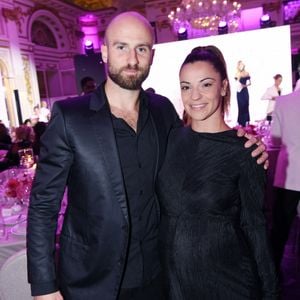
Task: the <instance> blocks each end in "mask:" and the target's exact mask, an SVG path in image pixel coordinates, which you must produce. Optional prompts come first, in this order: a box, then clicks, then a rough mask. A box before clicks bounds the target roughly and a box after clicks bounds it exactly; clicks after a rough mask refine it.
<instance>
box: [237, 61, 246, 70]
mask: <svg viewBox="0 0 300 300" xmlns="http://www.w3.org/2000/svg"><path fill="white" fill-rule="evenodd" d="M238 69H239V71H243V70H244V69H245V65H244V63H243V62H242V61H240V62H239V64H238Z"/></svg>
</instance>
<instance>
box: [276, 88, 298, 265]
mask: <svg viewBox="0 0 300 300" xmlns="http://www.w3.org/2000/svg"><path fill="white" fill-rule="evenodd" d="M299 116H300V90H298V91H296V92H293V93H291V94H288V95H285V96H280V97H278V98H277V99H276V105H275V110H274V112H273V122H272V126H271V136H272V141H273V144H274V145H277V146H280V151H279V155H278V159H277V165H276V171H275V176H274V186H275V187H276V192H277V193H276V194H277V197H276V199H275V205H274V210H273V216H274V224H273V232H272V240H273V248H274V249H273V250H274V257H275V263H276V264H277V267H278V269H279V268H280V263H281V259H282V256H283V252H284V246H285V243H286V241H287V239H288V236H289V231H290V228H291V225H292V223H293V221H294V218H295V216H296V215H297V206H298V203H299V200H300V176H299V175H300V174H299V170H300V130H298V128H297V125H296V124H298V122H299ZM295 127H296V128H295Z"/></svg>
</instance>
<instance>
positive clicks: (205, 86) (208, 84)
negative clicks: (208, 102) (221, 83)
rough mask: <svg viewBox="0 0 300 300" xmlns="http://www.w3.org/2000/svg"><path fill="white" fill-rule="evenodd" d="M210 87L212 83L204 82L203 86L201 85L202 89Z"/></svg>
mask: <svg viewBox="0 0 300 300" xmlns="http://www.w3.org/2000/svg"><path fill="white" fill-rule="evenodd" d="M211 86H212V83H210V82H205V83H204V84H203V87H204V88H208V87H211Z"/></svg>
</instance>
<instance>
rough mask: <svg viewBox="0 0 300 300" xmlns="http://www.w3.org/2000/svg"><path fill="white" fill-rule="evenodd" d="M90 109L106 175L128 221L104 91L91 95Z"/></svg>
mask: <svg viewBox="0 0 300 300" xmlns="http://www.w3.org/2000/svg"><path fill="white" fill-rule="evenodd" d="M90 109H91V110H94V113H93V114H92V115H91V117H90V120H91V123H92V126H93V130H94V133H95V136H96V141H97V143H98V145H99V151H101V154H102V158H103V161H104V162H105V165H106V174H107V175H108V176H109V178H110V182H111V183H112V187H113V192H114V194H115V198H116V199H117V201H118V202H119V204H120V207H121V210H122V213H123V215H124V217H125V219H126V221H127V223H129V221H128V208H127V200H126V192H125V187H124V181H123V175H122V170H121V165H120V159H119V153H118V149H117V145H116V140H115V135H114V130H113V126H112V120H111V115H110V111H109V107H108V104H107V101H106V96H105V94H104V91H103V89H101V90H100V88H99V90H97V92H96V93H93V94H92V95H91V102H90Z"/></svg>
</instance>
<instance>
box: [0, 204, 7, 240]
mask: <svg viewBox="0 0 300 300" xmlns="http://www.w3.org/2000/svg"><path fill="white" fill-rule="evenodd" d="M6 237H7V228H6V226H5V222H4V218H3V215H2V210H0V240H2V239H6Z"/></svg>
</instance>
